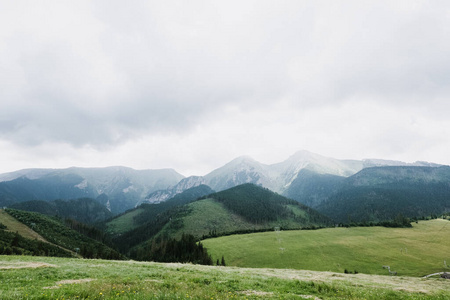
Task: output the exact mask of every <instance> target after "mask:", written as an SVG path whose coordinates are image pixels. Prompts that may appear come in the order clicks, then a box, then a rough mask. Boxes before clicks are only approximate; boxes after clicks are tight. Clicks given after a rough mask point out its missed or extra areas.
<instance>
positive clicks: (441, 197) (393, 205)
mask: <svg viewBox="0 0 450 300" xmlns="http://www.w3.org/2000/svg"><path fill="white" fill-rule="evenodd" d="M317 210H318V211H320V212H321V213H323V214H325V215H328V216H329V217H331V218H333V220H335V221H336V222H340V223H341V222H342V223H350V222H370V221H375V222H376V221H382V220H389V219H394V218H395V217H396V216H398V215H399V214H401V215H403V216H405V217H409V218H421V217H426V216H430V215H433V214H435V215H440V214H442V213H444V212H447V211H448V210H450V167H448V166H442V167H438V168H432V167H376V168H367V169H364V170H362V171H361V172H359V173H357V174H355V175H353V176H351V177H349V178H347V179H346V180H345V181H344V184H343V185H342V187H341V188H340V190H339V191H338V192H336V193H335V194H333V195H331V196H330V197H329V198H328V200H327V201H326V202H324V203H322V204H321V205H319V206H318V207H317Z"/></svg>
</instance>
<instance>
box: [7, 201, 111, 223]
mask: <svg viewBox="0 0 450 300" xmlns="http://www.w3.org/2000/svg"><path fill="white" fill-rule="evenodd" d="M10 208H13V209H19V210H25V211H32V212H38V213H41V214H44V215H47V216H58V217H60V218H63V219H65V218H70V219H74V220H77V221H79V222H82V223H86V224H92V223H96V222H101V221H104V220H106V219H109V218H111V217H112V216H113V214H112V213H111V212H110V211H109V210H108V209H107V208H106V207H105V206H104V205H102V204H100V203H98V202H97V201H95V200H94V199H90V198H80V199H72V200H67V201H66V200H53V201H43V200H32V201H27V202H19V203H15V204H12V205H11V206H10Z"/></svg>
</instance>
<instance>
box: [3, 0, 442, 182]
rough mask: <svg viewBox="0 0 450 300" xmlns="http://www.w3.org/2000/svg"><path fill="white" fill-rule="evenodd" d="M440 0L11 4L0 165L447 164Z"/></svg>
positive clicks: (6, 16)
mask: <svg viewBox="0 0 450 300" xmlns="http://www.w3.org/2000/svg"><path fill="white" fill-rule="evenodd" d="M449 53H450V3H448V2H447V1H331V0H330V1H259V0H258V1H220V2H219V1H128V2H126V3H125V2H123V1H12V0H11V1H2V2H1V3H0V70H1V72H0V172H6V171H12V170H16V169H20V168H27V167H66V166H72V165H76V166H106V165H127V166H131V167H134V168H138V169H143V168H162V167H173V168H175V169H176V170H178V171H179V172H181V173H183V174H184V175H190V174H197V175H201V174H204V173H206V172H208V171H211V170H212V169H213V168H215V167H219V166H220V165H222V164H224V163H226V162H227V161H229V160H231V159H232V158H234V157H235V156H238V155H243V154H246V155H250V156H253V157H254V158H255V159H258V160H260V161H261V162H265V163H273V162H277V161H281V160H283V159H285V158H287V157H288V156H289V155H291V154H293V153H294V152H295V151H297V150H299V149H307V150H310V151H313V152H317V153H320V154H323V155H327V156H332V157H337V158H355V159H359V158H364V157H379V158H388V159H400V160H406V161H414V160H428V161H434V162H438V163H446V164H450V157H449V155H448V149H450V118H449V117H448V116H449V115H450V101H449V99H450V56H449V55H448V54H449Z"/></svg>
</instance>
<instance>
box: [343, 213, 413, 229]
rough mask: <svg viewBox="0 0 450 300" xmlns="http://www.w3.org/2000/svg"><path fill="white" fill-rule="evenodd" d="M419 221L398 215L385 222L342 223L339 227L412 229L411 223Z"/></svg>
mask: <svg viewBox="0 0 450 300" xmlns="http://www.w3.org/2000/svg"><path fill="white" fill-rule="evenodd" d="M413 221H417V219H410V218H407V217H405V216H403V215H402V214H398V215H397V216H396V217H395V218H394V219H391V220H383V221H377V222H374V221H363V222H353V221H350V222H349V223H340V224H339V225H338V226H339V227H372V226H383V227H391V228H410V227H412V225H411V222H413Z"/></svg>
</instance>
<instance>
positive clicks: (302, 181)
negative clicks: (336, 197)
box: [283, 169, 345, 208]
mask: <svg viewBox="0 0 450 300" xmlns="http://www.w3.org/2000/svg"><path fill="white" fill-rule="evenodd" d="M344 182H345V177H342V176H337V175H331V174H319V173H316V172H313V171H310V170H308V169H303V170H301V171H300V172H299V173H298V175H297V178H295V179H294V181H292V183H291V184H290V185H289V187H288V188H287V189H286V190H285V191H284V193H283V195H284V196H286V197H288V198H291V199H294V200H297V201H298V202H300V203H303V204H305V205H307V206H310V207H312V208H315V207H317V206H318V205H320V204H321V203H323V202H324V201H326V200H327V199H328V198H329V197H330V196H331V195H333V194H335V193H336V192H337V191H339V190H340V189H341V188H342V185H343V184H344Z"/></svg>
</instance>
